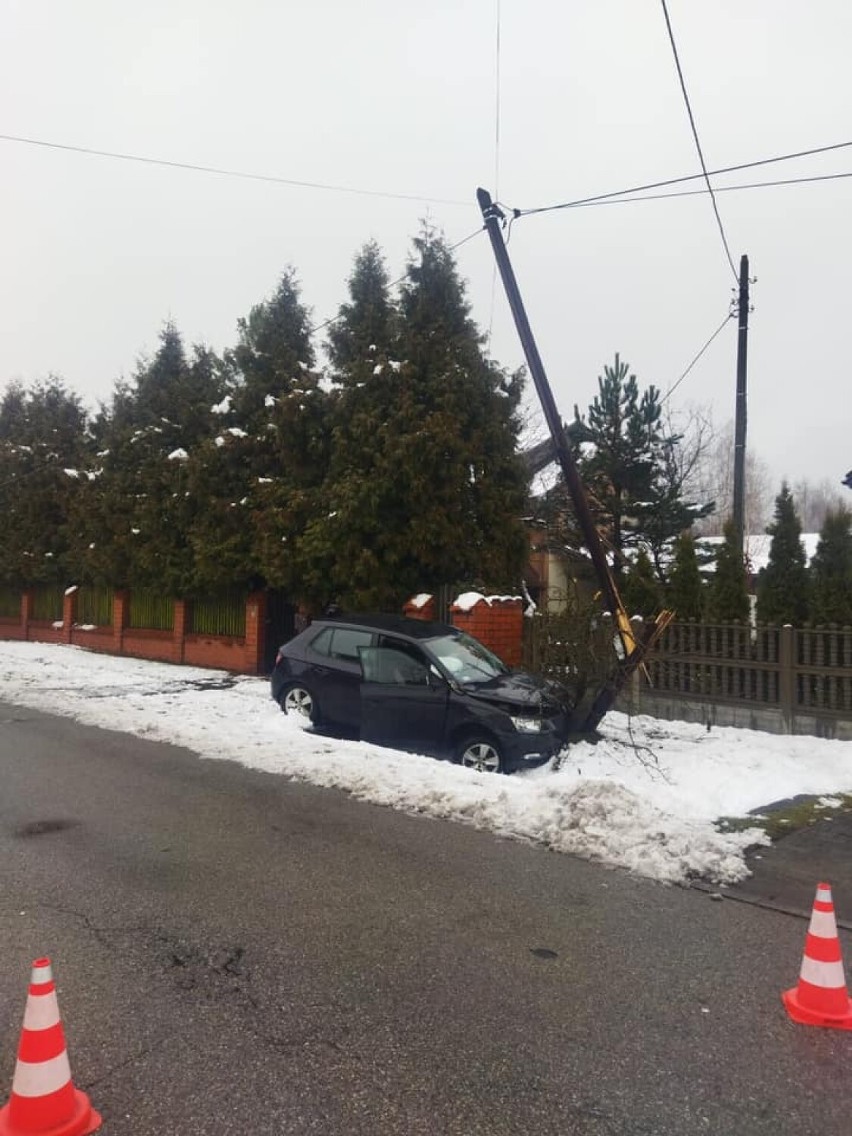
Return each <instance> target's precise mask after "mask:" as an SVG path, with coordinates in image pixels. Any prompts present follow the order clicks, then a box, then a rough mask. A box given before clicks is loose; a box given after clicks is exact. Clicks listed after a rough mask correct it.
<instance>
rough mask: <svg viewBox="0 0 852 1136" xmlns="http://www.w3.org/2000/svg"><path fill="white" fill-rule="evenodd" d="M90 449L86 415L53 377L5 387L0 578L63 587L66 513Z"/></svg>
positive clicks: (0, 420)
mask: <svg viewBox="0 0 852 1136" xmlns="http://www.w3.org/2000/svg"><path fill="white" fill-rule="evenodd" d="M91 449H92V439H91V434H90V430H89V422H88V416H87V414H86V411H85V410H84V408H83V405H82V403H81V401H80V399H79V398H78V397H77V396H76V395H75V394H72V393H70V392H69V391H68V390H67V389H66V387H65V385H64V384H63V382H62V381H61V380H60V379H58V378H53V377H52V378H50V379H48V380H46V381H45V382H41V383H36V384H35V385H33V386H32V387H30V388H29V389H25V388H24V387H22V386H20V385H18V384H12V385H11V386H10V387H8V388H7V390H6V392H5V394H4V396H3V399H2V401H0V511H2V516H3V540H2V541H0V579H2V580H3V581H5V582H6V583H9V584H12V585H14V586H26V585H31V584H39V583H50V582H54V583H65V582H67V576H68V572H69V560H70V559H71V552H70V546H71V534H70V532H69V525H68V513H69V509H70V506H71V502H72V500H73V499H74V498H75V497H76V496H77V495H78V494H79V493H80V492H81V490H82V488H83V486H84V484H85V480H86V472H85V471H86V467H87V464H88V455H89V454H90V452H91Z"/></svg>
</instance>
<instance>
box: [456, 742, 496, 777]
mask: <svg viewBox="0 0 852 1136" xmlns="http://www.w3.org/2000/svg"><path fill="white" fill-rule="evenodd" d="M456 761H457V762H458V763H459V765H464V766H465V768H467V769H475V770H476V771H477V772H478V773H503V772H504V771H505V764H504V762H503V755H502V754H501V753H500V750H499V749H498V748H497V746H496V745H495V744H494V742H493V741H491V740H490V739H488V738H485V737H481V736H475V737H468V738H465V740H464V741H463V742H462V743H461V744H460V745H459V746H458V748H457V749H456Z"/></svg>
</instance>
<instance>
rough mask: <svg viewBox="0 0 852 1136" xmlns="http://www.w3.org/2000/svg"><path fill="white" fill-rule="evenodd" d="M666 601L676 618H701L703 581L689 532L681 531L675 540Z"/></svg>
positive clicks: (693, 542) (693, 541)
mask: <svg viewBox="0 0 852 1136" xmlns="http://www.w3.org/2000/svg"><path fill="white" fill-rule="evenodd" d="M666 602H667V604H668V606H669V607H670V608H671V609H672V611H673V612H674V613H675V616H676V618H678V619H700V618H701V615H702V612H703V609H704V582H703V580H702V579H701V570H700V568H699V566H698V556H697V554H696V551H695V540H694V539H693V537H692V535H691V533H681V534H680V536H678V537H677V539H676V540H675V543H674V565H673V567H672V571H671V574H670V576H669V582H668V590H667V595H666Z"/></svg>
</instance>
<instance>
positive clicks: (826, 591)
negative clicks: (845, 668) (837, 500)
mask: <svg viewBox="0 0 852 1136" xmlns="http://www.w3.org/2000/svg"><path fill="white" fill-rule="evenodd" d="M810 575H811V593H810V594H811V610H810V621H811V623H816V624H826V623H839V624H841V625H843V626H849V625H852V513H850V512H849V510H848V509H847V508H846V507H845V506H843V505H841V506H839V507H838V508H837V509H834V510H829V512H828V513H827V514H826V517H825V521H824V522H823V526H822V529H821V531H820V534H819V544H818V545H817V549H816V553H815V555H814V558H813V560H812V561H811V566H810Z"/></svg>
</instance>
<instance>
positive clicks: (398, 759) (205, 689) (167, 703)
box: [0, 642, 852, 883]
mask: <svg viewBox="0 0 852 1136" xmlns="http://www.w3.org/2000/svg"><path fill="white" fill-rule="evenodd" d="M0 697H2V698H3V699H5V700H7V701H10V702H13V703H18V704H20V705H25V706H32V707H35V708H37V709H40V710H44V711H48V712H51V713H56V714H62V715H67V716H68V717H71V718H75V719H77V720H78V721H80V722H84V723H87V724H88V725H92V726H102V727H105V728H107V729H112V730H121V731H125V732H128V733H132V734H136V735H138V736H141V737H147V738H151V739H153V740H155V741H163V742H172V743H174V744H176V745H181V746H185V747H187V748H188V749H191V750H193V751H194V752H195V753H197V754H199V755H200V756H201V757H204V758H210V759H222V760H230V761H237V762H240V763H241V764H243V765H245V766H248V767H250V768H253V769H263V770H267V771H268V772H270V773H275V774H281V775H283V776H285V777H293V778H298V779H300V780H304V781H310V782H312V783H313V784H315V785H322V786H333V787H336V788H339V789H343V790H345V791H346V792H348V793H351V794H352V795H353V796H355V797H357V798H359V799H361V800H364V801H371V802H373V803H375V804H379V805H387V806H389V807H391V808H396V809H401V810H404V811H406V812H410V813H419V814H425V815H428V816H433V817H443V818H446V819H449V820H456V821H461V822H462V823H465V824H472V825H475V826H477V827H478V828H483V829H489V830H491V831H492V832H495V833H498V834H499V835H501V836H508V837H512V838H516V839H521V840H528V841H533V842H536V843H540V844H543V845H546V846H547V847H548V848H551V849H554V850H555V851H558V852H571V853H574V854H576V855H578V856H585V857H588V858H589V859H594V860H597V861H600V862H602V863H605V864H610V865H613V866H620V867H623V868H627V869H629V870H631V871H633V872H636V873H639V874H641V875H643V876H649V877H652V878H654V879H657V880H662V881H667V882H678V881H682V880H686V879H689V878H691V877H695V876H702V877H704V878H705V879H709V880H713V881H716V882H719V883H732V882H734V881H736V880H738V879H741V878H743V876H745V875H747V869H746V867H745V863H744V858H743V857H744V849H745V848H746V847H747V846H748V845H750V844H754V843H756V842H764V841H765V837H764V835H763V833H762V832H761V831H759V830H756V829H750V830H748V831H746V832H741V833H725V832H720V831H719V830H718V829H717V828H716V825H715V823H714V822H715V821H716V820H717V819H718V818H720V817H723V816H743V815H744V814H746V813H747V812H749V811H750V810H752V809H756V808H760V807H761V806H764V805H767V804H769V803H771V802H773V801H777V800H780V799H782V798H786V797H791V796H794V795H796V794H798V793H813V794H822V795H828V794H831V793H832V792H841V791H852V742H838V741H826V740H821V739H817V738H810V737H780V736H774V735H771V734H763V733H757V732H755V731H750V730H734V729H724V728H714V729H713V730H712V731H711V732H707V730H705V728H704V727H702V726H698V725H689V724H687V723H683V722H663V721H659V720H657V719H653V718H647V717H642V718H633V719H628V718H627V717H625V716H624V715H623V714H615V713H613V714H610V715H608V716H607V718H606V719H605V721H604V724H603V727H602V734H603V739H602V740H601V741H600V742H599V743H598V744H597V745H591V744H587V743H580V744H578V745H575V746H572V747H571V748H570V749H569V750H567V751H565V753H564V755H563V760H562V764H561V767H560V768H559V769H558V770H554V768H553V767H552V766H545V767H543V768H541V769H537V770H528V771H525V772H523V773H520V774H513V775H512V776H510V777H496V776H493V775H490V776H489V775H487V774H486V775H481V774H477V773H474V772H473V771H472V770H467V769H462V768H460V767H459V766H456V765H452V764H450V763H448V762H443V761H436V760H434V759H432V758H428V757H418V756H415V755H412V754H406V753H398V752H396V751H394V750H388V749H383V748H381V747H379V746H374V745H368V744H365V743H362V742H356V741H339V740H337V739H335V738H329V737H326V736H323V735H319V734H314V733H312V732H311V731H310V730H306V729H304V728H303V727H302V726H301V725H299V724H298V723H297V722H295V721H294V720H293V719H292V718H289V717H285V715H284V714H282V713H281V711H280V710H279V709H278V707H277V706H276V705H275V703H273V702H272V700H271V698H270V696H269V685H268V682H267V681H266V680H265V679H257V678H245V677H239V678H236V679H235V678H234V677H233V676H229V675H226V674H225V673H224V672H221V671H210V670H200V669H197V668H192V667H177V666H170V665H168V664H164V663H154V662H148V661H145V660H141V659H126V658H114V657H112V656H109V655H98V654H95V653H93V652H89V651H85V650H82V649H80V648H76V647H63V646H53V645H49V644H43V643H14V642H0Z"/></svg>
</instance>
